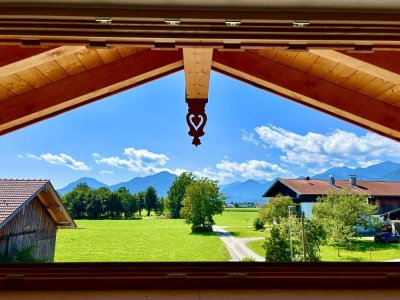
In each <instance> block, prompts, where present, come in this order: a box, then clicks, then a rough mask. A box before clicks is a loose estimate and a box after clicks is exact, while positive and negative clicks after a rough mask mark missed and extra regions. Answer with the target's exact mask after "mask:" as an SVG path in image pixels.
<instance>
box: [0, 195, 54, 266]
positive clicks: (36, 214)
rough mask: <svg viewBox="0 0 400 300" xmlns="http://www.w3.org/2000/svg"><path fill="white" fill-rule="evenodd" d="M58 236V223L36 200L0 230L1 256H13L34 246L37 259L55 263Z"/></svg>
mask: <svg viewBox="0 0 400 300" xmlns="http://www.w3.org/2000/svg"><path fill="white" fill-rule="evenodd" d="M56 234H57V225H56V223H55V222H54V220H53V219H52V218H51V216H50V215H49V213H48V212H47V211H46V210H45V208H44V207H43V204H42V203H41V202H40V201H39V199H37V198H35V199H33V200H32V201H31V202H30V203H29V204H27V205H26V206H25V207H24V208H23V209H22V210H21V211H20V212H19V213H18V214H17V215H15V217H14V218H13V219H12V220H10V221H9V222H8V223H7V224H6V225H5V226H4V227H3V228H1V229H0V254H2V255H8V256H13V255H15V253H16V251H17V250H21V249H24V248H26V247H29V246H31V245H34V246H35V249H34V251H33V255H34V257H35V258H38V259H47V260H48V261H54V251H55V242H56Z"/></svg>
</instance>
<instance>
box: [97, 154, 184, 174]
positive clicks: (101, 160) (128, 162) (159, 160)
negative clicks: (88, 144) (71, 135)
mask: <svg viewBox="0 0 400 300" xmlns="http://www.w3.org/2000/svg"><path fill="white" fill-rule="evenodd" d="M93 158H94V159H95V162H96V163H97V164H106V165H109V166H113V167H118V168H122V169H127V170H129V171H132V172H135V173H140V174H145V175H147V174H154V173H158V172H163V171H167V172H170V173H173V174H176V175H180V174H182V173H183V172H186V170H184V169H179V168H178V169H169V168H166V167H163V166H165V165H166V164H167V162H168V161H169V157H168V156H167V155H166V154H157V153H154V152H150V151H149V150H146V149H135V148H126V149H125V150H124V152H123V155H122V156H111V157H102V156H101V155H100V154H99V153H93Z"/></svg>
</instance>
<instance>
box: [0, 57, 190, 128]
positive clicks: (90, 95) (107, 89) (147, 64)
mask: <svg viewBox="0 0 400 300" xmlns="http://www.w3.org/2000/svg"><path fill="white" fill-rule="evenodd" d="M182 68H183V61H182V52H180V51H168V52H164V51H152V50H144V51H141V52H138V53H136V54H133V55H129V56H126V57H124V58H121V59H118V60H116V61H114V62H111V63H109V64H106V65H102V66H99V67H97V68H94V69H92V70H88V71H85V72H82V73H79V74H76V75H73V76H70V77H67V78H65V79H62V80H60V81H57V82H54V83H50V84H48V85H45V86H43V87H41V88H37V89H34V90H31V91H28V92H25V93H23V94H20V95H17V96H13V97H10V98H7V99H5V100H2V101H0V135H2V134H5V133H7V132H10V131H13V130H15V129H18V128H21V127H24V126H26V125H29V124H31V123H35V122H38V121H40V120H43V119H46V118H49V117H51V116H54V115H57V114H59V113H62V112H65V111H68V110H71V109H73V108H76V107H79V106H82V105H84V104H87V103H90V102H93V101H95V100H98V99H101V98H104V97H106V96H110V95H112V94H114V93H117V92H119V91H122V90H124V89H128V88H130V87H133V86H136V85H138V84H141V83H145V82H148V81H149V80H153V79H156V78H159V77H161V76H164V75H167V74H170V73H171V72H174V71H178V70H180V69H182Z"/></svg>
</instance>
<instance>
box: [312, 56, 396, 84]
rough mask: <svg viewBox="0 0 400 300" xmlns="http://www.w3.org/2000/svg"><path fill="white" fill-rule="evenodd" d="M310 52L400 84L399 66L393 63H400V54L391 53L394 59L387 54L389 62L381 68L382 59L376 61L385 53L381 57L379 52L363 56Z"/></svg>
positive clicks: (386, 57) (386, 59) (386, 58)
mask: <svg viewBox="0 0 400 300" xmlns="http://www.w3.org/2000/svg"><path fill="white" fill-rule="evenodd" d="M310 52H311V53H314V54H316V55H319V56H320V57H325V58H327V59H330V60H332V61H335V62H337V63H341V64H344V65H346V66H347V67H350V68H353V69H356V70H358V71H362V72H365V73H367V74H370V75H372V76H374V77H378V78H381V79H383V80H385V81H388V82H393V83H400V67H399V64H397V63H393V62H396V61H400V53H399V52H391V53H392V57H391V56H389V55H388V54H387V53H386V55H385V56H384V57H385V60H384V61H385V62H387V64H386V65H385V66H384V67H381V66H380V64H381V63H382V59H381V60H379V61H377V60H376V57H377V56H379V58H381V56H382V54H385V53H384V52H382V53H380V54H381V55H379V52H376V54H375V53H368V54H364V55H362V54H361V53H342V52H339V51H334V50H316V49H313V50H310ZM393 56H394V57H393ZM382 58H383V56H382ZM391 65H393V68H396V69H397V72H393V71H391V70H390V69H389V68H391ZM396 69H394V70H396Z"/></svg>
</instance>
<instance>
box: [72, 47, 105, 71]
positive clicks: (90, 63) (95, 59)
mask: <svg viewBox="0 0 400 300" xmlns="http://www.w3.org/2000/svg"><path fill="white" fill-rule="evenodd" d="M75 55H76V57H78V59H79V60H80V62H81V63H82V64H83V65H84V66H85V68H86V69H87V70H91V69H94V68H96V67H98V66H101V65H103V64H104V63H103V61H102V60H101V58H100V56H99V54H97V52H96V50H95V49H86V50H83V51H79V52H77V53H75Z"/></svg>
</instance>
